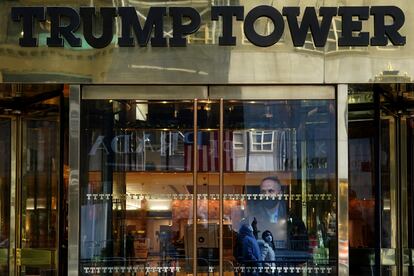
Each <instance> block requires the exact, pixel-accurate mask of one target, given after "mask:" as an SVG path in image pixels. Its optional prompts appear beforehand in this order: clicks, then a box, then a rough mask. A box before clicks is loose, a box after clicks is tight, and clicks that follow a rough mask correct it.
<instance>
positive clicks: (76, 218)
mask: <svg viewBox="0 0 414 276" xmlns="http://www.w3.org/2000/svg"><path fill="white" fill-rule="evenodd" d="M80 89H81V87H80V86H79V85H71V86H70V89H69V168H70V173H69V187H68V198H69V208H68V275H69V276H75V275H78V274H79V268H80V267H79V255H80V250H79V249H80V248H79V246H80V244H79V234H80V227H82V225H80V212H79V211H80V208H79V204H80V183H79V180H80V173H79V172H80V135H81V133H80V119H81V118H80V117H81V113H80V112H81V108H80V105H81V91H80Z"/></svg>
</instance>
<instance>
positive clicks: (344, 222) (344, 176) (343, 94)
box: [337, 84, 349, 275]
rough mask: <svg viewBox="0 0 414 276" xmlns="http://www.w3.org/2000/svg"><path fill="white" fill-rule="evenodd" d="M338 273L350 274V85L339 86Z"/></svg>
mask: <svg viewBox="0 0 414 276" xmlns="http://www.w3.org/2000/svg"><path fill="white" fill-rule="evenodd" d="M337 112H338V113H337V131H338V136H337V143H338V145H337V152H338V156H337V162H338V163H337V168H338V172H337V173H338V199H337V201H338V202H337V206H338V275H349V237H348V223H349V222H348V189H349V187H348V85H345V84H340V85H338V87H337Z"/></svg>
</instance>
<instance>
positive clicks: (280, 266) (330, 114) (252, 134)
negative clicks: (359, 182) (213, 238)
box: [223, 100, 338, 275]
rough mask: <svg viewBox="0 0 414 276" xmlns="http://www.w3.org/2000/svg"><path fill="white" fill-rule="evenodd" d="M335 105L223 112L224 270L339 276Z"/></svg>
mask: <svg viewBox="0 0 414 276" xmlns="http://www.w3.org/2000/svg"><path fill="white" fill-rule="evenodd" d="M335 120H336V114H335V101H334V100H287V101H286V100H279V101H227V102H225V105H224V129H225V130H224V143H223V150H224V152H223V155H224V160H223V161H224V164H225V168H224V169H225V175H224V195H223V198H224V200H225V202H224V237H223V243H224V259H225V261H224V270H225V272H226V273H230V274H232V275H233V274H237V273H240V272H242V273H247V274H249V275H259V274H268V275H278V274H285V273H298V274H300V275H313V274H314V273H323V274H336V273H337V256H338V250H337V248H338V244H337V221H336V214H337V208H336V201H337V186H336V178H337V176H336V121H335Z"/></svg>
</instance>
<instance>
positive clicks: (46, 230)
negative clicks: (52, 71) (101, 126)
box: [0, 85, 65, 275]
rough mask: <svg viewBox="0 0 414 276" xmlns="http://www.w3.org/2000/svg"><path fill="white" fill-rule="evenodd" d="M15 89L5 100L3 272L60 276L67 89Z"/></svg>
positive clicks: (0, 204)
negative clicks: (63, 114) (63, 105)
mask: <svg viewBox="0 0 414 276" xmlns="http://www.w3.org/2000/svg"><path fill="white" fill-rule="evenodd" d="M6 87H7V86H6V85H4V86H2V89H3V88H6ZM10 87H12V86H10ZM16 88H17V89H16ZM11 90H13V93H14V94H13V93H11V94H13V95H10V97H9V96H6V97H3V98H1V100H0V113H1V115H0V153H1V158H0V191H1V195H0V274H1V275H58V267H59V254H60V253H61V252H60V250H59V248H60V246H59V244H60V243H59V239H60V238H62V237H60V234H59V233H60V232H61V231H60V229H61V228H62V227H61V226H60V225H61V223H64V221H62V220H64V219H65V218H64V216H63V217H62V218H60V217H59V215H58V214H59V212H60V211H61V208H60V206H59V205H60V203H61V200H62V199H61V196H60V195H61V193H63V190H62V189H63V187H62V185H63V184H62V179H63V178H61V176H62V172H63V171H62V167H61V166H62V162H61V157H62V154H63V153H62V152H61V148H63V146H62V145H61V139H60V138H61V134H60V130H61V125H60V122H61V119H60V116H61V99H62V87H60V86H56V87H54V86H47V87H42V89H37V88H36V87H27V86H26V87H23V86H21V87H20V88H19V87H17V86H13V89H10V90H7V91H8V92H10V91H11ZM16 91H17V92H16ZM4 94H5V92H3V95H4ZM62 239H63V238H62Z"/></svg>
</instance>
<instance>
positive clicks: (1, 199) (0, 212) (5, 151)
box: [0, 118, 11, 275]
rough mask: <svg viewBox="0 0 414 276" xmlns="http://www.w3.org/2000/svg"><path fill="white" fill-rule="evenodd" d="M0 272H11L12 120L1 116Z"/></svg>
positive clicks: (5, 273) (2, 273)
mask: <svg viewBox="0 0 414 276" xmlns="http://www.w3.org/2000/svg"><path fill="white" fill-rule="evenodd" d="M0 156H2V157H3V158H0V274H1V275H8V273H9V264H8V262H9V258H8V256H9V235H10V183H11V163H10V162H11V121H10V119H3V118H0Z"/></svg>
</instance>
